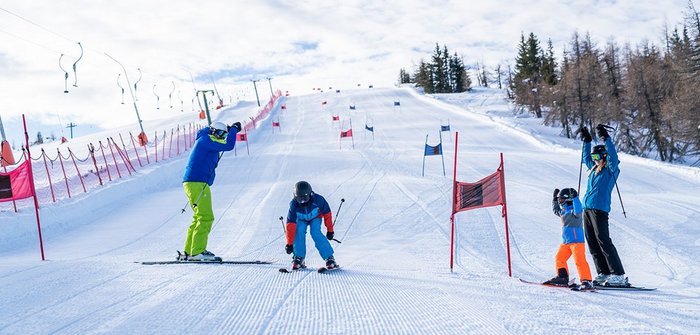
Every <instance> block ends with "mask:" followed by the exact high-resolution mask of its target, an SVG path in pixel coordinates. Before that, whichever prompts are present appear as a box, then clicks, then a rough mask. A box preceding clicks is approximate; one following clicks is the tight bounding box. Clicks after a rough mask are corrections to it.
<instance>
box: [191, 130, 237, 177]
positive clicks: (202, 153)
mask: <svg viewBox="0 0 700 335" xmlns="http://www.w3.org/2000/svg"><path fill="white" fill-rule="evenodd" d="M236 133H238V131H237V130H236V128H231V131H230V132H229V133H228V135H227V136H226V138H225V139H222V140H220V139H217V138H216V137H215V136H214V135H212V134H211V130H210V129H209V127H204V128H202V129H200V130H199V131H198V132H197V137H196V140H195V142H194V147H193V148H192V153H190V158H189V161H188V162H187V167H186V168H185V176H184V177H182V182H202V183H207V184H209V186H211V185H212V184H213V183H214V177H216V173H215V172H214V170H215V169H216V166H217V165H218V164H219V152H221V151H231V150H233V148H234V147H235V146H236Z"/></svg>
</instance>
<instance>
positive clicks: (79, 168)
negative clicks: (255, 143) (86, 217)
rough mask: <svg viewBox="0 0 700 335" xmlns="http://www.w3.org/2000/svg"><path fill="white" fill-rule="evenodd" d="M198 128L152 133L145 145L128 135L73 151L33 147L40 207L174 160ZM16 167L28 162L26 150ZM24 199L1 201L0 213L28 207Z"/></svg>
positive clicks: (188, 126)
mask: <svg viewBox="0 0 700 335" xmlns="http://www.w3.org/2000/svg"><path fill="white" fill-rule="evenodd" d="M199 129H201V126H200V125H196V124H194V123H189V124H186V125H183V126H180V125H178V126H177V127H175V128H171V129H169V130H163V131H155V132H154V137H153V140H152V141H151V142H150V143H148V144H147V145H145V146H140V145H139V144H138V139H136V138H135V137H134V135H133V134H132V133H131V132H130V133H129V134H128V137H126V140H125V138H124V137H123V136H122V134H119V135H118V138H116V139H115V138H114V137H107V138H105V139H104V140H99V141H98V142H97V143H89V144H88V145H87V150H78V151H79V152H81V153H77V154H76V151H74V150H73V149H74V148H71V147H65V146H63V147H60V148H57V149H56V152H50V151H49V152H47V151H45V150H44V148H39V149H38V150H41V154H37V153H36V152H35V149H37V147H34V148H32V169H33V171H34V185H35V187H36V193H37V197H38V198H39V204H47V203H54V202H57V201H60V200H62V199H66V198H71V197H74V196H76V195H78V194H82V193H87V192H89V191H90V190H93V189H95V188H98V187H101V186H103V185H105V184H107V183H110V182H113V181H116V180H119V179H121V178H124V177H128V176H130V175H132V174H133V173H134V172H136V170H137V169H140V168H142V167H144V166H147V165H149V164H155V163H158V162H162V161H165V160H168V159H170V158H173V157H177V156H180V155H182V154H183V153H185V152H187V151H188V150H189V149H191V148H192V146H193V145H194V139H195V135H196V133H197V131H198V130H199ZM22 151H23V154H22V156H21V157H20V158H19V159H18V160H17V164H20V163H22V162H23V161H24V160H26V159H27V153H26V148H22ZM24 202H25V200H21V201H18V202H17V203H14V202H8V203H2V202H0V210H4V209H9V208H12V209H14V210H15V211H16V210H17V207H18V205H20V203H21V205H20V206H19V207H30V206H31V203H30V202H29V201H26V204H24Z"/></svg>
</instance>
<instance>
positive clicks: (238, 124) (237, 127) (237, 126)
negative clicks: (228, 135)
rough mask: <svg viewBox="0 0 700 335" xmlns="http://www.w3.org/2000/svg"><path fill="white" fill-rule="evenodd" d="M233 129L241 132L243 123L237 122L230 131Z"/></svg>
mask: <svg viewBox="0 0 700 335" xmlns="http://www.w3.org/2000/svg"><path fill="white" fill-rule="evenodd" d="M231 128H236V131H241V123H240V122H236V123H234V124H232V125H231V126H230V127H229V129H231Z"/></svg>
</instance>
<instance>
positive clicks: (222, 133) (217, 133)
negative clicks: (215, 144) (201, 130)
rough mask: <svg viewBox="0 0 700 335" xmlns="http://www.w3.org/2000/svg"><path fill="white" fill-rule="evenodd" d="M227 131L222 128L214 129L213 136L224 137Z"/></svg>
mask: <svg viewBox="0 0 700 335" xmlns="http://www.w3.org/2000/svg"><path fill="white" fill-rule="evenodd" d="M227 133H228V132H227V131H226V130H223V129H215V130H214V136H216V137H218V138H224V137H226V134H227Z"/></svg>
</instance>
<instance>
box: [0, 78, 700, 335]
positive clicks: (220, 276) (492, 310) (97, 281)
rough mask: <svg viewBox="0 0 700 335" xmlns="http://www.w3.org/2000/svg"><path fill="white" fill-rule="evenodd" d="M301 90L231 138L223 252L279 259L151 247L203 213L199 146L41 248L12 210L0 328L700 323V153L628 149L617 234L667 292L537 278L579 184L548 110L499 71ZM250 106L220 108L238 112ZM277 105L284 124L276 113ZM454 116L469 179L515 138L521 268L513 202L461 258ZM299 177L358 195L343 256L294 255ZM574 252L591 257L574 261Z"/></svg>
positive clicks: (483, 220)
mask: <svg viewBox="0 0 700 335" xmlns="http://www.w3.org/2000/svg"><path fill="white" fill-rule="evenodd" d="M323 101H327V104H325V105H322V102H323ZM394 101H400V106H394ZM445 101H447V102H445ZM285 103H286V106H287V109H285V110H280V109H279V108H277V109H275V110H274V111H273V113H272V116H271V117H270V118H269V119H268V120H266V122H265V123H264V124H263V126H262V127H260V128H259V129H258V130H255V131H253V132H252V133H251V134H250V143H249V144H250V151H251V154H250V156H248V155H246V154H245V150H240V149H241V148H243V147H244V146H245V143H243V144H240V143H239V145H242V146H239V150H238V155H237V156H234V155H233V154H231V153H227V154H225V155H224V156H223V158H222V160H221V162H220V164H219V168H218V169H217V178H216V182H215V184H214V186H213V200H214V212H215V215H216V221H215V223H214V227H213V229H212V233H211V235H210V240H209V247H208V249H209V250H211V251H213V252H214V253H216V254H217V255H219V256H222V257H224V258H225V259H229V260H254V259H258V260H272V261H274V262H275V264H273V265H201V264H200V265H169V266H168V265H166V266H157V265H152V266H145V265H140V264H137V263H134V261H143V260H156V259H171V258H172V257H174V255H175V250H178V249H180V250H181V249H182V246H183V240H184V236H185V230H186V228H187V226H188V225H189V223H190V215H191V212H190V211H189V210H188V211H187V212H186V213H185V214H181V213H180V210H181V209H182V208H183V207H185V206H186V198H185V196H184V193H183V191H182V187H181V176H182V172H183V170H184V165H185V163H186V157H185V156H183V157H182V158H179V159H173V160H170V161H166V162H164V163H161V164H159V165H157V166H155V167H153V168H149V169H144V170H141V171H138V173H137V174H136V175H135V176H134V177H132V178H130V179H127V180H125V181H123V182H120V183H115V184H112V185H109V186H108V187H105V188H102V189H99V190H97V191H95V192H92V193H89V194H87V195H85V196H82V197H79V198H76V199H72V200H69V201H63V202H60V203H58V204H56V205H47V206H44V208H43V209H42V210H41V215H42V223H43V227H44V242H45V243H44V244H45V250H46V255H47V258H48V260H47V261H44V262H42V261H40V260H39V259H40V257H39V253H38V246H37V244H38V242H37V238H36V233H34V234H26V231H27V230H26V229H25V228H26V227H27V226H29V227H34V225H35V223H34V222H33V215H32V213H31V212H29V211H23V213H21V215H17V214H14V213H11V212H2V213H0V221H2V225H3V226H5V228H3V229H2V230H0V240H2V241H4V243H3V244H2V245H0V256H2V258H3V259H4V262H2V264H0V278H1V280H2V285H0V306H2V312H0V333H3V334H46V333H52V334H53V333H56V334H89V333H110V334H115V333H116V334H127V333H150V334H186V333H187V334H189V333H206V334H471V333H473V334H563V333H581V334H598V333H617V334H620V333H629V334H638V333H652V334H694V333H696V332H697V329H698V328H700V319H699V318H698V315H700V279H698V274H699V271H700V261H698V259H700V228H698V225H697V222H698V221H700V212H699V211H698V210H697V204H698V203H700V192H698V190H700V170H699V169H697V168H687V167H678V166H671V165H666V164H663V163H659V162H655V161H650V160H645V159H641V158H637V157H631V156H628V155H624V154H622V155H621V157H620V158H621V162H622V163H621V166H620V168H621V171H622V172H621V176H620V179H619V180H618V184H619V187H620V191H621V195H622V200H623V201H624V207H625V210H626V213H627V217H626V218H625V217H624V216H623V214H622V210H621V206H620V203H619V200H617V198H616V197H614V200H613V210H612V212H611V216H610V218H611V226H610V229H611V237H612V239H613V241H614V242H615V244H616V246H617V248H618V251H619V253H620V255H621V258H622V261H623V263H624V266H625V268H626V270H627V275H628V276H629V278H630V281H631V282H632V283H634V284H638V285H643V286H650V287H658V290H657V291H655V292H612V291H600V292H596V293H579V292H572V291H569V290H560V289H552V288H546V287H539V286H535V285H527V284H523V283H521V282H519V281H518V280H517V279H516V278H515V277H521V278H527V279H531V280H544V279H548V278H550V277H551V276H553V275H554V254H555V252H556V249H557V247H558V245H559V243H560V232H561V231H560V230H561V227H560V223H559V221H558V220H557V219H556V217H554V216H553V215H552V214H551V208H550V201H551V192H552V190H553V189H554V188H563V187H574V188H576V187H577V183H578V174H579V164H578V162H579V157H580V145H581V144H580V142H579V141H575V140H569V139H565V138H561V137H559V136H557V135H558V134H557V130H556V129H551V128H546V127H541V126H538V125H537V123H538V122H539V120H535V119H519V118H512V117H510V116H509V115H510V114H509V112H508V111H509V107H508V105H507V103H506V102H505V101H504V100H503V99H502V93H501V92H499V91H496V90H477V91H475V92H474V93H469V94H464V95H461V96H447V97H446V96H438V97H436V98H433V97H425V96H420V95H417V94H415V93H414V92H413V91H411V90H410V89H370V90H343V91H342V93H333V92H329V93H322V94H314V95H306V96H299V97H289V98H287V99H286V101H285ZM349 105H355V106H356V110H350V109H349V108H348V106H349ZM249 107H250V106H240V108H231V109H227V110H225V111H223V112H221V113H220V114H219V115H217V116H216V118H217V119H219V120H223V121H226V122H229V123H230V122H233V121H237V120H240V119H241V118H242V117H243V115H247V114H246V112H244V109H246V108H249ZM332 115H339V116H340V121H339V122H338V121H335V122H334V121H332V118H331V116H332ZM277 119H279V120H280V123H281V130H282V131H281V132H278V131H277V129H275V131H274V132H273V131H272V127H271V124H270V121H271V120H277ZM350 119H352V126H353V132H354V135H355V137H354V146H355V149H354V150H353V149H352V142H351V141H350V139H343V141H342V142H339V132H340V131H341V130H347V129H348V128H349V126H350ZM448 119H449V123H450V125H451V128H452V133H448V132H443V133H442V136H443V140H444V148H445V152H446V154H445V165H446V166H447V168H448V172H447V176H443V173H442V163H441V161H440V157H439V156H429V157H427V158H426V173H425V174H426V176H425V177H421V164H422V160H423V146H424V142H425V136H426V134H427V135H429V139H428V143H429V144H431V145H435V144H437V141H438V135H439V130H440V125H441V124H446V123H447V122H448ZM365 123H366V124H369V125H370V126H374V130H375V132H374V136H372V133H369V132H367V131H365V130H363V128H364V125H365ZM456 131H459V138H460V150H459V157H458V176H457V179H458V180H460V181H476V180H478V179H480V178H482V177H484V176H486V175H488V174H490V173H492V172H493V171H495V169H496V168H497V167H498V164H499V153H501V152H502V153H503V154H504V157H505V176H506V188H507V199H508V204H509V205H508V212H509V223H510V230H511V231H510V238H511V239H510V242H511V254H512V257H513V260H512V264H513V276H514V277H513V278H510V277H508V272H507V262H506V250H505V235H504V224H503V219H502V218H501V216H500V213H501V211H500V208H489V209H479V210H473V211H467V212H464V213H459V214H458V215H457V236H456V241H457V251H456V256H457V257H456V267H455V271H454V272H450V269H449V240H450V236H449V234H450V224H449V216H450V206H451V192H452V190H451V187H452V180H451V169H450V167H451V166H452V163H453V156H454V142H453V141H454V136H455V134H454V132H456ZM298 180H307V181H309V182H310V183H311V184H312V186H313V187H314V190H315V191H316V192H317V193H319V194H321V195H323V196H325V197H326V199H327V200H328V201H329V203H330V205H331V208H332V210H333V211H334V212H335V211H336V210H337V208H338V205H339V204H340V200H341V199H345V203H344V204H343V207H342V209H341V211H340V213H339V215H338V217H337V221H336V223H337V225H336V238H337V239H339V240H340V241H342V244H338V243H336V242H333V246H334V248H335V249H336V259H337V260H338V262H339V263H340V264H341V266H342V267H343V269H341V270H340V271H336V272H332V273H329V274H327V275H325V274H324V275H321V274H317V273H316V272H315V271H302V272H298V273H292V274H282V273H279V272H278V271H277V269H278V268H279V267H282V266H287V265H288V264H289V261H290V260H289V256H288V255H286V254H285V253H284V243H285V242H284V237H283V234H284V233H283V226H282V224H281V222H280V220H279V219H278V218H279V217H280V216H284V215H286V212H287V206H288V204H289V201H290V199H291V192H292V187H293V185H294V183H295V182H296V181H298ZM582 188H585V183H583V185H582ZM582 191H583V190H582ZM18 226H21V228H17V229H12V228H13V227H18ZM8 227H9V228H8ZM309 242H310V239H309ZM307 257H308V259H307V264H308V265H309V266H310V267H316V266H320V265H321V264H322V261H321V259H320V257H319V256H318V253H317V252H316V251H315V250H314V249H313V247H312V243H309V253H308V255H307ZM589 262H590V260H589ZM590 263H591V266H592V262H590ZM592 270H593V271H594V269H592ZM571 271H572V272H573V275H574V276H577V274H576V273H575V267H574V266H571Z"/></svg>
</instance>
